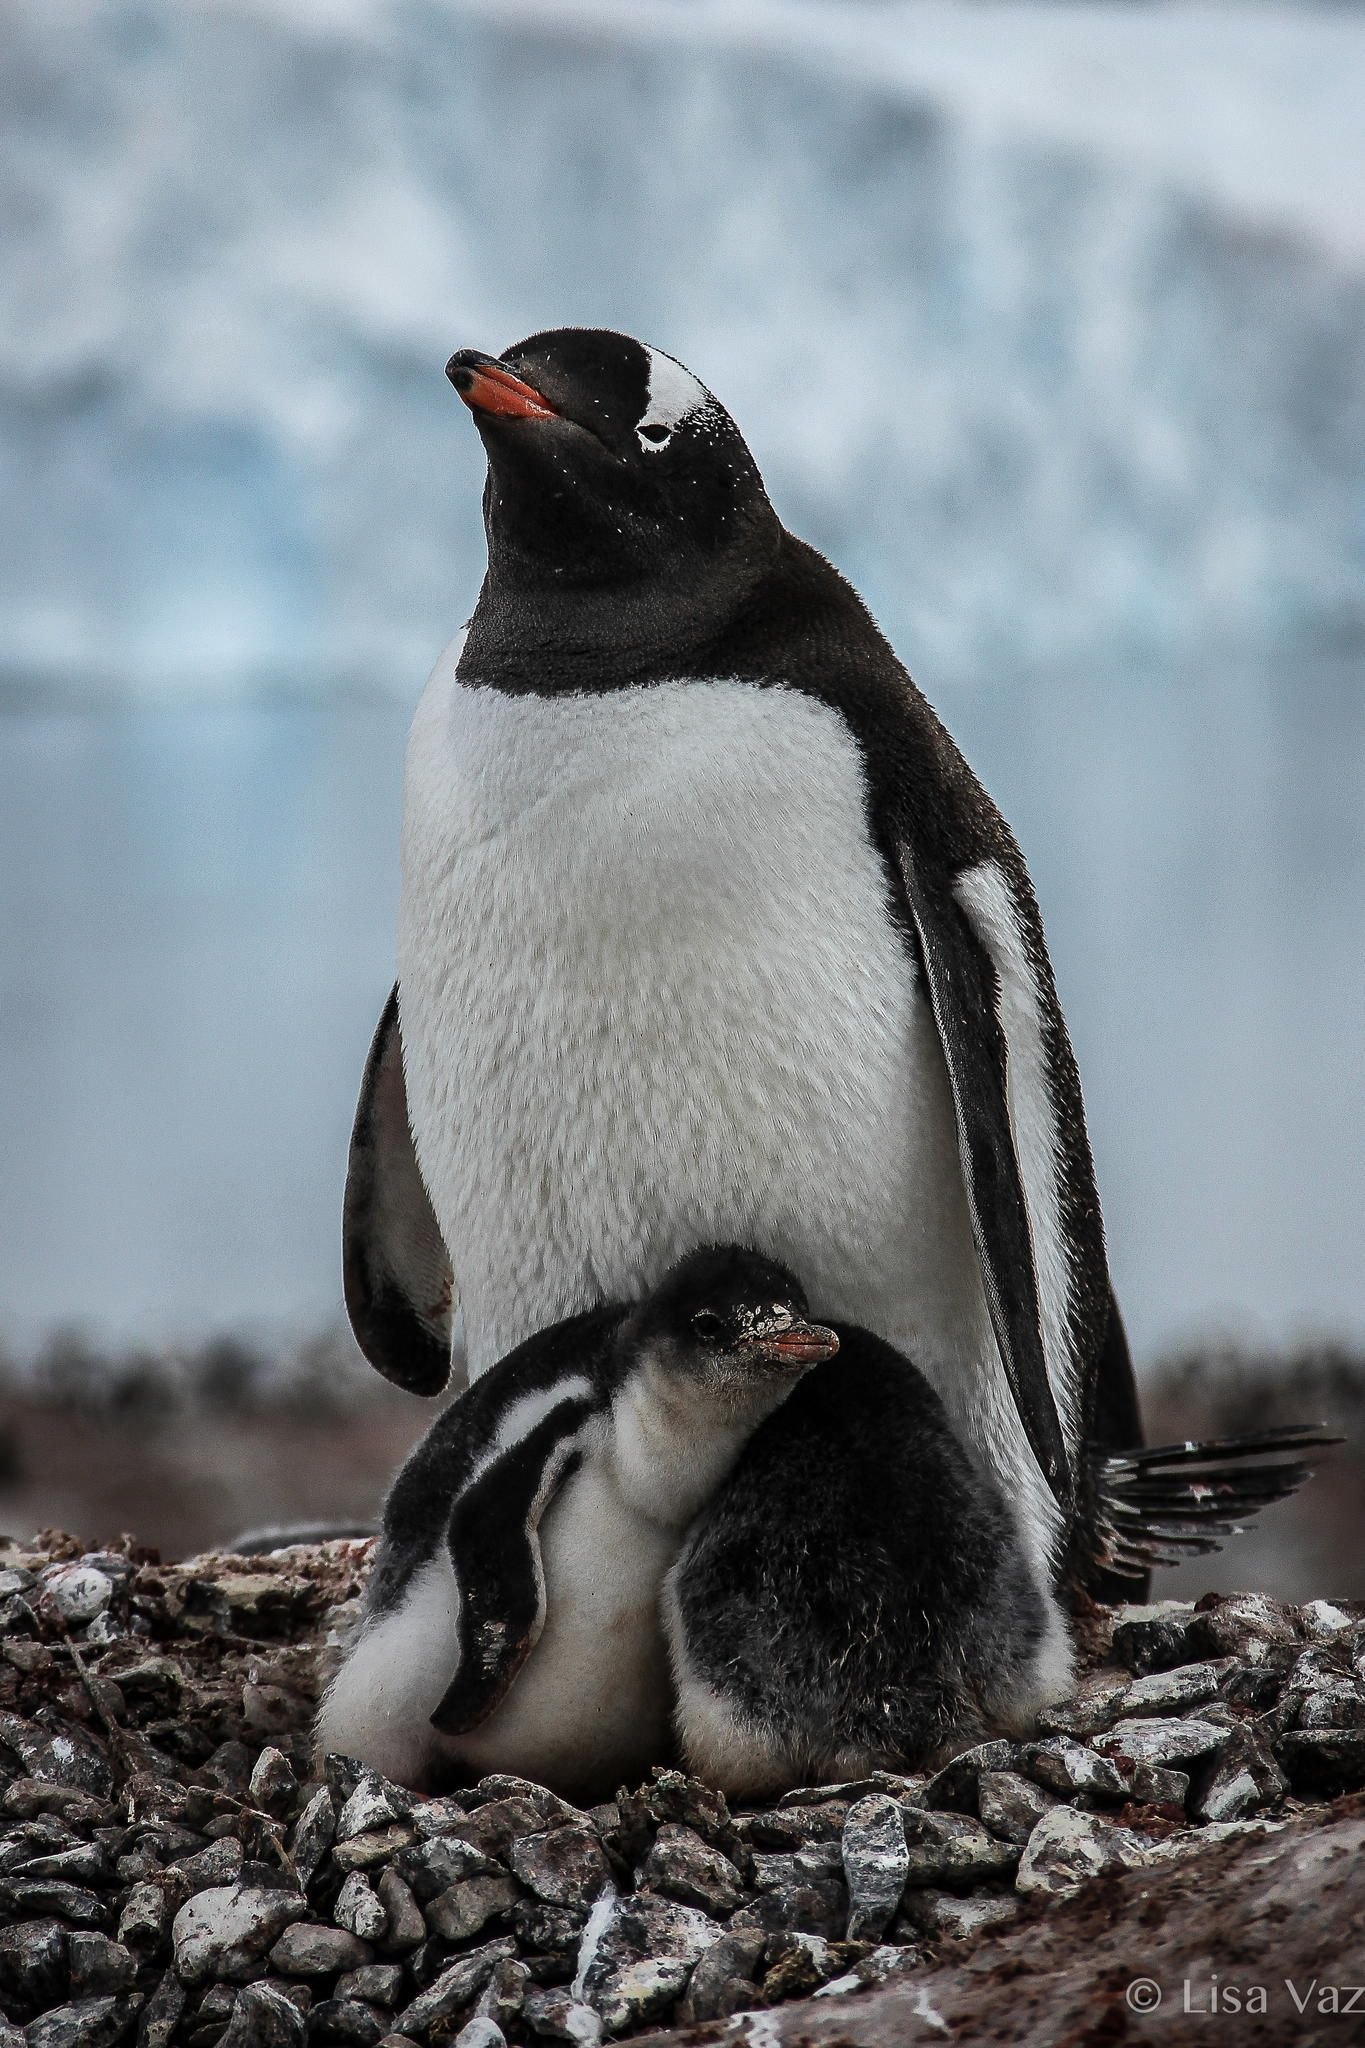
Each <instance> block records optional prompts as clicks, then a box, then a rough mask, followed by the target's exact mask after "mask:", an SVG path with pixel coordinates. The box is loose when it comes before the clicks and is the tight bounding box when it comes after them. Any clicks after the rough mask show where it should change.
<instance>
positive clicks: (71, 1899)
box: [5, 1878, 109, 1927]
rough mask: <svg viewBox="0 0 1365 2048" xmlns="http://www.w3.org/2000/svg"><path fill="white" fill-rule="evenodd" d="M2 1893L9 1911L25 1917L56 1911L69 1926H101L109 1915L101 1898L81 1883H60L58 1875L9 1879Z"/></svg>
mask: <svg viewBox="0 0 1365 2048" xmlns="http://www.w3.org/2000/svg"><path fill="white" fill-rule="evenodd" d="M5 1896H6V1899H7V1902H8V1904H9V1908H10V1910H11V1912H13V1913H17V1914H20V1915H22V1916H23V1917H24V1918H28V1917H29V1916H30V1915H35V1914H41V1913H55V1914H56V1915H57V1916H58V1918H59V1919H62V1920H65V1921H66V1922H67V1924H68V1925H69V1926H71V1927H103V1926H104V1924H105V1922H106V1920H107V1919H108V1917H109V1914H108V1908H107V1907H106V1906H105V1903H104V1901H103V1899H100V1898H97V1897H96V1896H95V1894H94V1892H91V1891H87V1890H86V1889H85V1887H84V1886H83V1885H78V1884H63V1883H62V1882H61V1880H60V1879H59V1878H35V1879H33V1880H32V1881H30V1880H28V1879H26V1878H11V1879H9V1880H7V1882H6V1884H5Z"/></svg>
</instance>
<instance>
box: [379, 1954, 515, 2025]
mask: <svg viewBox="0 0 1365 2048" xmlns="http://www.w3.org/2000/svg"><path fill="white" fill-rule="evenodd" d="M515 1953H516V1944H515V1943H514V1942H512V1941H509V1940H508V1939H506V1938H505V1937H504V1938H503V1939H501V1940H498V1941H489V1942H485V1943H484V1946H483V1947H482V1948H475V1949H471V1950H470V1952H469V1954H468V1955H466V1956H461V1957H460V1958H459V1960H458V1962H454V1963H452V1964H451V1965H450V1967H449V1969H446V1970H443V1971H442V1972H441V1974H440V1976H439V1977H437V1978H435V1980H434V1981H433V1982H432V1983H430V1984H428V1986H427V1988H426V1990H425V1991H420V1992H419V1993H418V1994H417V1996H416V1998H414V1999H413V2001H412V2003H411V2004H410V2005H409V2006H407V2007H405V2008H404V2010H403V2011H402V2012H401V2013H400V2014H399V2015H398V2032H399V2033H400V2034H421V2033H423V2032H425V2031H426V2029H428V2028H430V2027H435V2026H436V2025H437V2023H438V2022H439V2021H441V2020H447V2019H449V2018H450V2017H451V2015H452V2014H454V2013H457V2012H459V2011H460V2009H461V2008H462V2007H463V2006H466V2005H469V2004H471V2003H472V2002H473V2000H474V1998H475V1997H476V1996H477V1995H478V1993H479V1992H480V1991H482V1989H483V1987H484V1985H485V1984H486V1983H487V1982H488V1979H489V1978H490V1977H491V1976H492V1974H493V1971H494V1969H495V1968H496V1966H497V1964H498V1963H500V1962H501V1961H502V1960H503V1958H504V1957H505V1956H512V1955H515Z"/></svg>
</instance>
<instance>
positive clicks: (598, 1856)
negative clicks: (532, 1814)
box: [509, 1822, 611, 1909]
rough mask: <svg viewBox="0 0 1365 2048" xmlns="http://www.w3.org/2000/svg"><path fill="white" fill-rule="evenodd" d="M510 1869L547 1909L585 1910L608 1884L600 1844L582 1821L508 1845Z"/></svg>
mask: <svg viewBox="0 0 1365 2048" xmlns="http://www.w3.org/2000/svg"><path fill="white" fill-rule="evenodd" d="M509 1861H510V1862H511V1865H512V1869H513V1871H514V1872H515V1874H516V1875H517V1877H519V1878H520V1880H521V1882H522V1883H523V1884H524V1885H525V1886H526V1888H527V1890H528V1891H532V1892H534V1893H535V1895H536V1897H537V1898H538V1899H543V1900H544V1901H545V1903H546V1905H547V1906H574V1907H578V1908H583V1909H585V1908H587V1907H588V1906H590V1905H591V1904H592V1903H593V1901H594V1899H596V1898H598V1897H600V1895H601V1893H602V1892H603V1891H605V1889H606V1887H607V1886H608V1885H609V1884H610V1882H611V1865H610V1864H609V1863H608V1862H607V1858H606V1854H605V1851H604V1850H603V1848H602V1844H601V1843H600V1842H599V1841H598V1839H597V1837H596V1835H595V1834H594V1833H593V1831H592V1829H591V1828H590V1827H588V1826H587V1824H586V1823H585V1822H574V1823H571V1824H570V1825H569V1826H567V1827H558V1828H550V1829H548V1830H547V1831H546V1832H545V1833H543V1834H534V1835H525V1836H522V1837H521V1838H520V1839H519V1840H517V1841H514V1842H513V1843H512V1845H511V1851H510V1856H509Z"/></svg>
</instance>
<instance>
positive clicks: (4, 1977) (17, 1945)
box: [0, 1916, 69, 2014]
mask: <svg viewBox="0 0 1365 2048" xmlns="http://www.w3.org/2000/svg"><path fill="white" fill-rule="evenodd" d="M68 1939H69V1937H68V1934H67V1931H66V1929H65V1928H64V1927H63V1926H62V1923H61V1921H60V1920H54V1919H50V1918H48V1917H46V1916H44V1917H42V1918H38V1919H33V1920H20V1921H15V1922H12V1923H11V1924H10V1925H8V1926H0V2012H9V2013H15V2014H18V2013H23V2012H41V2011H42V2009H43V2008H44V2006H48V2005H55V2003H56V2001H57V2000H58V1999H59V1998H60V1997H61V1995H62V1993H63V1992H64V1991H65V1989H66V1968H67V1943H68Z"/></svg>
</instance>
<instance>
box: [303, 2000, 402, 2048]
mask: <svg viewBox="0 0 1365 2048" xmlns="http://www.w3.org/2000/svg"><path fill="white" fill-rule="evenodd" d="M387 2024H388V2022H387V2019H381V2017H380V2015H379V2014H378V2013H377V2012H376V2011H375V2009H374V2007H373V2006H372V2005H365V2004H363V2003H362V2002H361V2001H360V2000H359V1999H353V1998H351V1999H346V1998H324V1999H322V2000H321V2001H320V2002H319V2003H318V2004H317V2005H315V2006H313V2007H312V2008H311V2010H310V2011H309V2014H308V2039H309V2041H310V2042H312V2041H334V2042H337V2043H339V2044H340V2048H375V2043H376V2042H377V2041H378V2040H379V2039H380V2037H381V2035H382V2034H383V2032H384V2030H385V2027H386V2026H387Z"/></svg>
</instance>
